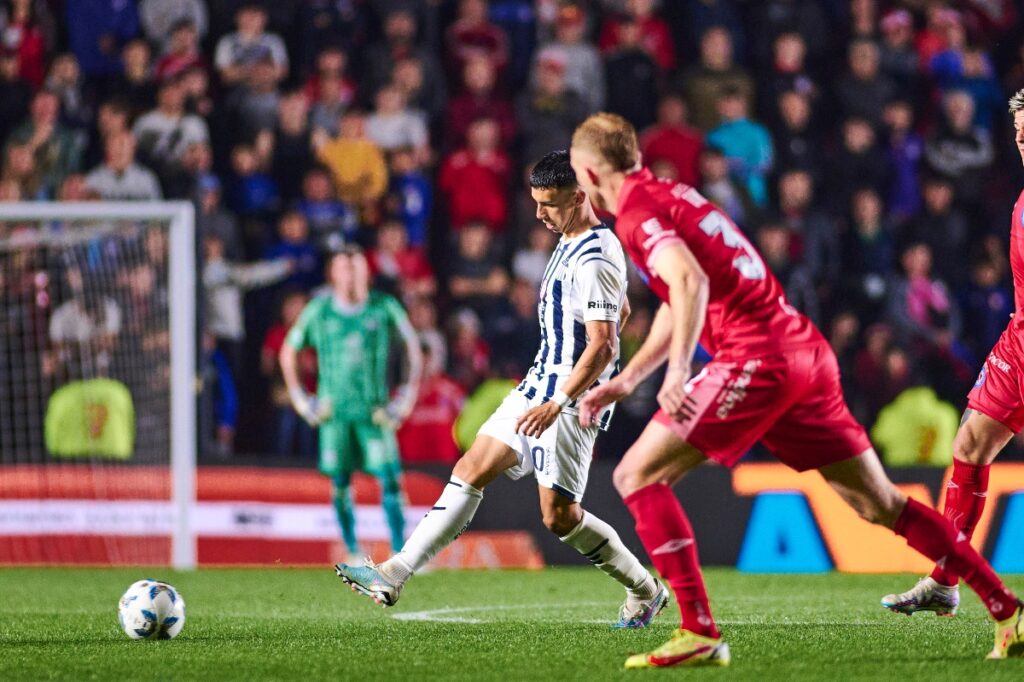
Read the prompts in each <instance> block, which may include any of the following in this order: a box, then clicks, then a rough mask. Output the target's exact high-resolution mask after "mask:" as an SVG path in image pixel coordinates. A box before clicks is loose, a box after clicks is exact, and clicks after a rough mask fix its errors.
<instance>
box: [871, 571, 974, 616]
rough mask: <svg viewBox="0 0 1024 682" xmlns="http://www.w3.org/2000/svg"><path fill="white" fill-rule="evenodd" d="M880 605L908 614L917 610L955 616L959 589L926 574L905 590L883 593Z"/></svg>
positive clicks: (958, 604) (958, 601) (937, 614)
mask: <svg viewBox="0 0 1024 682" xmlns="http://www.w3.org/2000/svg"><path fill="white" fill-rule="evenodd" d="M882 606H884V607H885V608H887V609H889V610H890V611H894V612H896V613H905V614H907V615H908V616H912V615H914V614H915V613H917V612H918V611H934V612H935V615H936V616H955V615H956V610H957V608H959V606H960V590H959V589H958V588H957V586H956V585H954V586H952V587H947V586H945V585H940V584H939V583H937V582H935V580H933V579H932V578H931V576H928V577H925V578H921V579H920V580H918V581H917V584H916V585H914V587H912V588H911V589H909V590H907V591H906V592H903V593H900V594H887V595H885V596H884V597H882Z"/></svg>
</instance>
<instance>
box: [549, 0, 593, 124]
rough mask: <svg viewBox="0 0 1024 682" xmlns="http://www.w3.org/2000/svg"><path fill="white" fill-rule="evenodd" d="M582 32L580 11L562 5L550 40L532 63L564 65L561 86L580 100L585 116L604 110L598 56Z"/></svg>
mask: <svg viewBox="0 0 1024 682" xmlns="http://www.w3.org/2000/svg"><path fill="white" fill-rule="evenodd" d="M586 30H587V15H586V12H585V11H584V10H583V8H582V7H580V6H579V5H563V6H562V7H560V8H559V9H558V17H557V19H556V20H555V35H554V39H553V40H551V41H550V42H547V43H545V44H544V45H542V46H541V47H540V48H539V49H538V50H537V51H536V53H535V54H534V63H537V62H540V61H543V60H545V59H555V60H557V61H560V62H562V63H564V64H565V86H566V87H567V88H568V89H570V90H572V91H573V92H575V93H576V94H577V95H579V96H580V97H581V98H582V99H583V101H584V103H585V104H586V105H587V113H588V114H589V113H593V112H595V111H600V110H601V109H603V108H604V103H605V96H606V92H605V79H604V65H603V63H602V61H601V55H600V54H599V52H598V50H597V48H596V47H594V45H592V44H590V43H588V42H587V41H586ZM532 73H534V74H536V73H537V72H536V70H534V71H533V72H532Z"/></svg>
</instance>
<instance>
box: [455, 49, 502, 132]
mask: <svg viewBox="0 0 1024 682" xmlns="http://www.w3.org/2000/svg"><path fill="white" fill-rule="evenodd" d="M462 77H463V80H464V82H465V86H466V88H465V90H464V91H463V93H462V94H461V95H457V96H456V97H453V98H452V100H451V102H449V104H448V121H447V125H446V130H445V142H447V143H448V144H449V145H451V148H452V149H458V148H459V147H461V146H463V145H464V144H466V133H467V132H468V131H469V126H470V124H471V123H472V122H473V121H475V120H476V119H478V118H492V119H494V120H495V121H497V123H498V127H499V128H500V130H501V142H502V145H510V144H512V142H513V140H515V136H516V118H515V113H514V112H513V110H512V104H511V103H510V102H509V101H508V100H507V99H505V98H503V97H501V96H499V95H498V94H497V93H496V92H495V85H496V84H497V77H498V74H497V72H496V71H495V69H494V64H493V62H491V60H490V59H488V58H486V57H472V58H470V59H469V61H467V62H466V66H465V67H464V68H463V76H462Z"/></svg>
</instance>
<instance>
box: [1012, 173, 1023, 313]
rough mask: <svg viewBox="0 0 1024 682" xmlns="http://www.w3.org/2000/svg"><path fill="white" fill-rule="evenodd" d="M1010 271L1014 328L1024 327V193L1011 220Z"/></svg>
mask: <svg viewBox="0 0 1024 682" xmlns="http://www.w3.org/2000/svg"><path fill="white" fill-rule="evenodd" d="M1010 271H1011V272H1013V299H1014V302H1015V304H1016V305H1015V306H1014V307H1015V308H1016V309H1017V310H1016V312H1015V313H1014V315H1013V321H1014V325H1013V326H1014V327H1018V325H1024V316H1022V311H1024V192H1021V193H1020V196H1018V197H1017V203H1015V204H1014V205H1013V216H1012V217H1011V219H1010Z"/></svg>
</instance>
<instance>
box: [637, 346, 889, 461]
mask: <svg viewBox="0 0 1024 682" xmlns="http://www.w3.org/2000/svg"><path fill="white" fill-rule="evenodd" d="M688 386H689V388H690V397H691V398H693V399H694V400H695V401H696V403H697V406H696V411H695V412H696V413H695V415H694V416H693V417H691V418H690V419H686V420H684V421H678V422H677V421H674V420H673V419H672V418H671V417H669V416H668V415H667V414H665V412H664V411H663V410H658V412H657V413H656V414H655V415H654V419H655V421H657V422H659V423H661V424H664V425H665V426H667V427H668V428H669V429H671V430H672V432H673V433H675V434H676V435H677V436H679V438H681V439H682V440H684V441H685V442H687V443H689V444H690V445H692V446H693V447H695V448H697V449H698V450H700V451H701V452H702V453H703V454H704V455H705V456H706V457H708V458H709V459H713V460H714V461H716V462H718V463H720V464H723V465H725V466H733V465H734V464H736V461H737V460H739V458H740V457H742V456H743V455H744V453H746V452H747V450H749V449H750V448H751V446H752V445H754V443H756V442H757V441H759V440H760V441H761V442H763V443H764V444H765V446H766V447H767V448H768V449H769V450H771V451H772V453H773V454H774V455H775V456H776V457H777V458H778V459H779V461H780V462H782V463H783V464H785V465H787V466H789V467H791V468H793V469H796V470H797V471H806V470H808V469H818V468H820V467H823V466H825V465H827V464H832V463H834V462H839V461H842V460H844V459H849V458H851V457H856V456H857V455H859V454H861V453H862V452H864V451H865V450H867V449H868V448H870V447H871V441H870V440H868V436H867V434H866V433H865V432H864V428H863V427H862V426H861V425H860V424H858V423H857V421H856V420H855V419H854V418H853V415H852V414H850V410H849V408H848V407H847V406H846V400H845V399H844V398H843V389H842V387H841V386H840V384H839V364H838V363H837V362H836V356H835V354H834V353H833V352H832V348H831V347H829V345H828V344H827V343H824V342H822V343H821V344H819V345H817V346H812V347H809V348H801V349H798V350H792V351H786V352H785V353H780V354H778V355H768V356H762V357H757V358H751V359H748V360H741V361H731V360H721V361H719V360H712V361H711V362H710V363H708V365H707V366H706V367H704V369H703V370H702V371H701V372H700V373H699V374H697V375H696V376H695V377H693V378H692V379H691V380H690V382H689V384H688Z"/></svg>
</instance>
